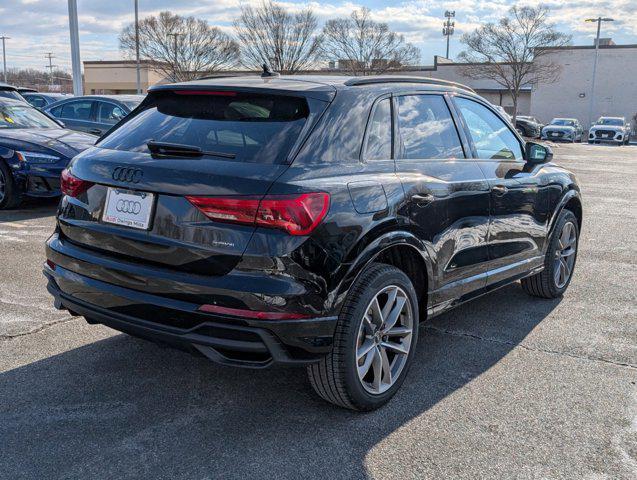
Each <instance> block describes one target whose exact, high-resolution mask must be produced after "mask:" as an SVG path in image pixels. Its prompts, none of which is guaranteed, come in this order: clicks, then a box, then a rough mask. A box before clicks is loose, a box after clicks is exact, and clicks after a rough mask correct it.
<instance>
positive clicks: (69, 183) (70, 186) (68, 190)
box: [60, 169, 93, 197]
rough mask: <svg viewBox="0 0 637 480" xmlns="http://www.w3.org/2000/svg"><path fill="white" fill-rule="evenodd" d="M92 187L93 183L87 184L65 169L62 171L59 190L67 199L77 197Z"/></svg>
mask: <svg viewBox="0 0 637 480" xmlns="http://www.w3.org/2000/svg"><path fill="white" fill-rule="evenodd" d="M91 186H93V182H87V181H86V180H82V179H79V178H77V177H74V176H73V175H71V172H69V171H68V170H67V169H64V170H62V175H61V176H60V190H62V193H63V194H64V195H68V196H69V197H77V196H78V195H80V194H82V193H84V192H86V191H87V190H88V189H89V188H91Z"/></svg>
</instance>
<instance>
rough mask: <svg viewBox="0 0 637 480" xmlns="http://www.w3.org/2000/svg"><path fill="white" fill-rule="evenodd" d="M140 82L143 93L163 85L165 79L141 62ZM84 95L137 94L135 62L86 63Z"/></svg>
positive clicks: (148, 65) (147, 64)
mask: <svg viewBox="0 0 637 480" xmlns="http://www.w3.org/2000/svg"><path fill="white" fill-rule="evenodd" d="M140 80H141V88H142V93H146V92H147V90H148V88H149V87H151V86H153V85H155V84H157V83H163V81H164V77H163V76H162V75H161V74H159V73H157V72H156V71H155V70H153V69H152V68H151V65H150V64H149V63H148V62H141V68H140ZM84 93H85V94H86V95H90V94H124V93H137V73H136V65H135V62H134V61H99V62H84Z"/></svg>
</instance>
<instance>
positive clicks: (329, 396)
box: [307, 263, 419, 411]
mask: <svg viewBox="0 0 637 480" xmlns="http://www.w3.org/2000/svg"><path fill="white" fill-rule="evenodd" d="M393 289H396V290H395V291H396V296H395V299H396V300H395V303H393V302H392V304H391V305H393V307H392V310H391V311H390V312H389V314H387V313H386V314H385V315H384V316H383V315H382V310H384V308H385V306H386V305H387V304H388V303H389V301H390V298H391V297H390V295H391V294H392V293H393V291H394V290H393ZM417 298H418V297H417V295H416V291H415V290H414V287H413V284H412V283H411V281H410V280H409V277H407V275H405V274H404V273H403V272H402V271H401V270H399V269H397V268H396V267H393V266H391V265H386V264H382V263H373V264H372V265H371V266H369V267H368V268H367V269H366V270H365V271H364V272H363V273H362V274H361V275H360V276H359V278H358V279H357V280H356V282H355V283H354V285H353V286H352V287H351V289H350V291H349V293H348V295H347V299H346V300H345V304H344V306H343V308H342V310H341V313H340V315H339V318H338V322H337V325H336V331H335V334H334V343H333V347H332V352H331V353H330V354H328V355H327V356H326V357H324V358H322V359H321V360H320V361H319V362H318V363H314V364H311V365H309V366H308V368H307V371H308V376H309V379H310V383H311V384H312V387H313V388H314V390H315V391H316V393H318V395H319V396H320V397H321V398H323V399H324V400H326V401H328V402H330V403H333V404H335V405H338V406H340V407H343V408H349V409H352V410H358V411H370V410H375V409H377V408H379V407H381V406H382V405H384V404H385V403H386V402H387V401H389V399H391V398H392V397H393V396H394V394H395V393H396V391H397V390H398V389H399V388H400V386H401V385H402V383H403V381H404V379H405V376H406V375H407V371H408V370H409V366H410V365H411V363H412V361H413V356H414V352H415V350H416V343H417V341H418V318H419V317H418V313H419V312H418V301H417ZM375 299H377V301H378V305H379V308H378V309H377V310H375V311H376V312H379V315H380V317H382V318H384V321H382V322H380V323H382V324H383V325H384V324H385V321H387V319H388V318H389V319H391V318H392V316H391V315H390V314H391V313H392V312H394V311H398V310H396V309H397V308H399V307H400V308H401V310H400V315H399V317H398V320H396V322H395V324H394V326H393V327H392V326H391V325H390V329H389V331H390V332H391V331H394V332H398V331H399V330H401V329H402V331H401V335H399V336H390V338H389V340H388V339H387V337H386V336H383V335H382V328H378V329H377V333H376V334H373V333H371V332H373V330H374V329H376V328H377V327H378V325H377V323H376V321H377V320H378V318H374V317H376V315H374V314H373V313H371V314H368V313H369V312H370V311H372V310H373V306H372V305H373V303H374V300H375ZM384 299H386V303H383V300H384ZM403 300H404V302H403ZM399 302H400V303H401V304H402V306H400V305H399ZM409 315H411V333H410V334H405V332H406V331H407V330H409V328H408V325H409V321H408V316H409ZM364 317H366V318H368V319H369V320H371V321H369V322H367V321H365V318H364ZM390 321H391V320H390ZM378 331H380V332H381V333H380V334H379V333H378ZM394 335H397V334H394ZM379 337H380V338H379ZM392 338H393V339H394V342H390V341H391V339H392ZM378 342H380V343H378ZM386 342H389V344H390V345H392V344H393V345H394V346H400V348H401V349H403V350H406V348H405V347H408V350H406V352H407V353H401V354H399V353H395V352H394V351H393V350H391V349H389V348H384V347H382V345H387V343H386ZM369 345H372V346H371V348H370V347H369ZM366 349H367V350H366ZM381 350H384V351H385V354H384V356H383V354H382V353H381ZM363 351H367V354H361V352H363ZM359 354H361V355H360V356H359ZM376 362H378V363H376ZM377 365H378V368H380V370H379V371H380V373H381V374H380V375H375V373H376V372H377V369H376V366H377ZM385 365H389V367H390V368H389V369H386V368H384V366H385ZM365 367H367V369H365ZM359 371H362V372H367V373H366V374H363V377H362V378H361V377H360V376H359ZM387 371H391V372H392V375H391V377H390V376H389V375H386V372H387ZM376 378H379V379H380V380H379V381H378V382H375V379H376ZM388 378H390V382H385V380H387V379H388ZM376 387H378V388H377V391H374V390H375V389H376Z"/></svg>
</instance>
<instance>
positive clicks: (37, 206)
mask: <svg viewBox="0 0 637 480" xmlns="http://www.w3.org/2000/svg"><path fill="white" fill-rule="evenodd" d="M59 201H60V199H59V198H57V197H56V198H27V199H25V200H24V201H23V202H22V203H21V204H20V207H19V208H16V209H13V210H0V223H2V222H19V221H22V220H31V219H34V218H42V217H51V216H54V215H55V211H56V210H57V206H58V203H59Z"/></svg>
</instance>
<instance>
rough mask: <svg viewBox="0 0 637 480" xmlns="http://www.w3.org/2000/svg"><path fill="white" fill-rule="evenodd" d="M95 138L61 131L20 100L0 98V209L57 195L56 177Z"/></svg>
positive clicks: (58, 176)
mask: <svg viewBox="0 0 637 480" xmlns="http://www.w3.org/2000/svg"><path fill="white" fill-rule="evenodd" d="M95 140H97V137H94V136H93V135H88V134H85V133H79V132H73V131H70V130H67V129H65V128H63V127H62V126H61V125H60V124H58V123H57V122H56V121H55V120H53V119H52V118H49V117H48V116H46V115H45V114H43V113H42V112H40V111H39V110H37V109H35V108H33V107H32V106H31V105H29V104H28V103H26V102H24V101H19V100H12V99H9V98H0V209H4V208H12V207H16V206H17V205H19V204H20V201H21V200H22V198H23V197H25V196H29V197H54V196H57V195H60V174H61V173H62V170H64V168H65V167H66V166H67V164H68V163H69V160H70V159H71V158H72V157H73V156H75V155H77V154H78V153H79V152H81V151H82V150H84V149H86V148H88V147H90V146H91V145H93V144H94V143H95Z"/></svg>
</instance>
